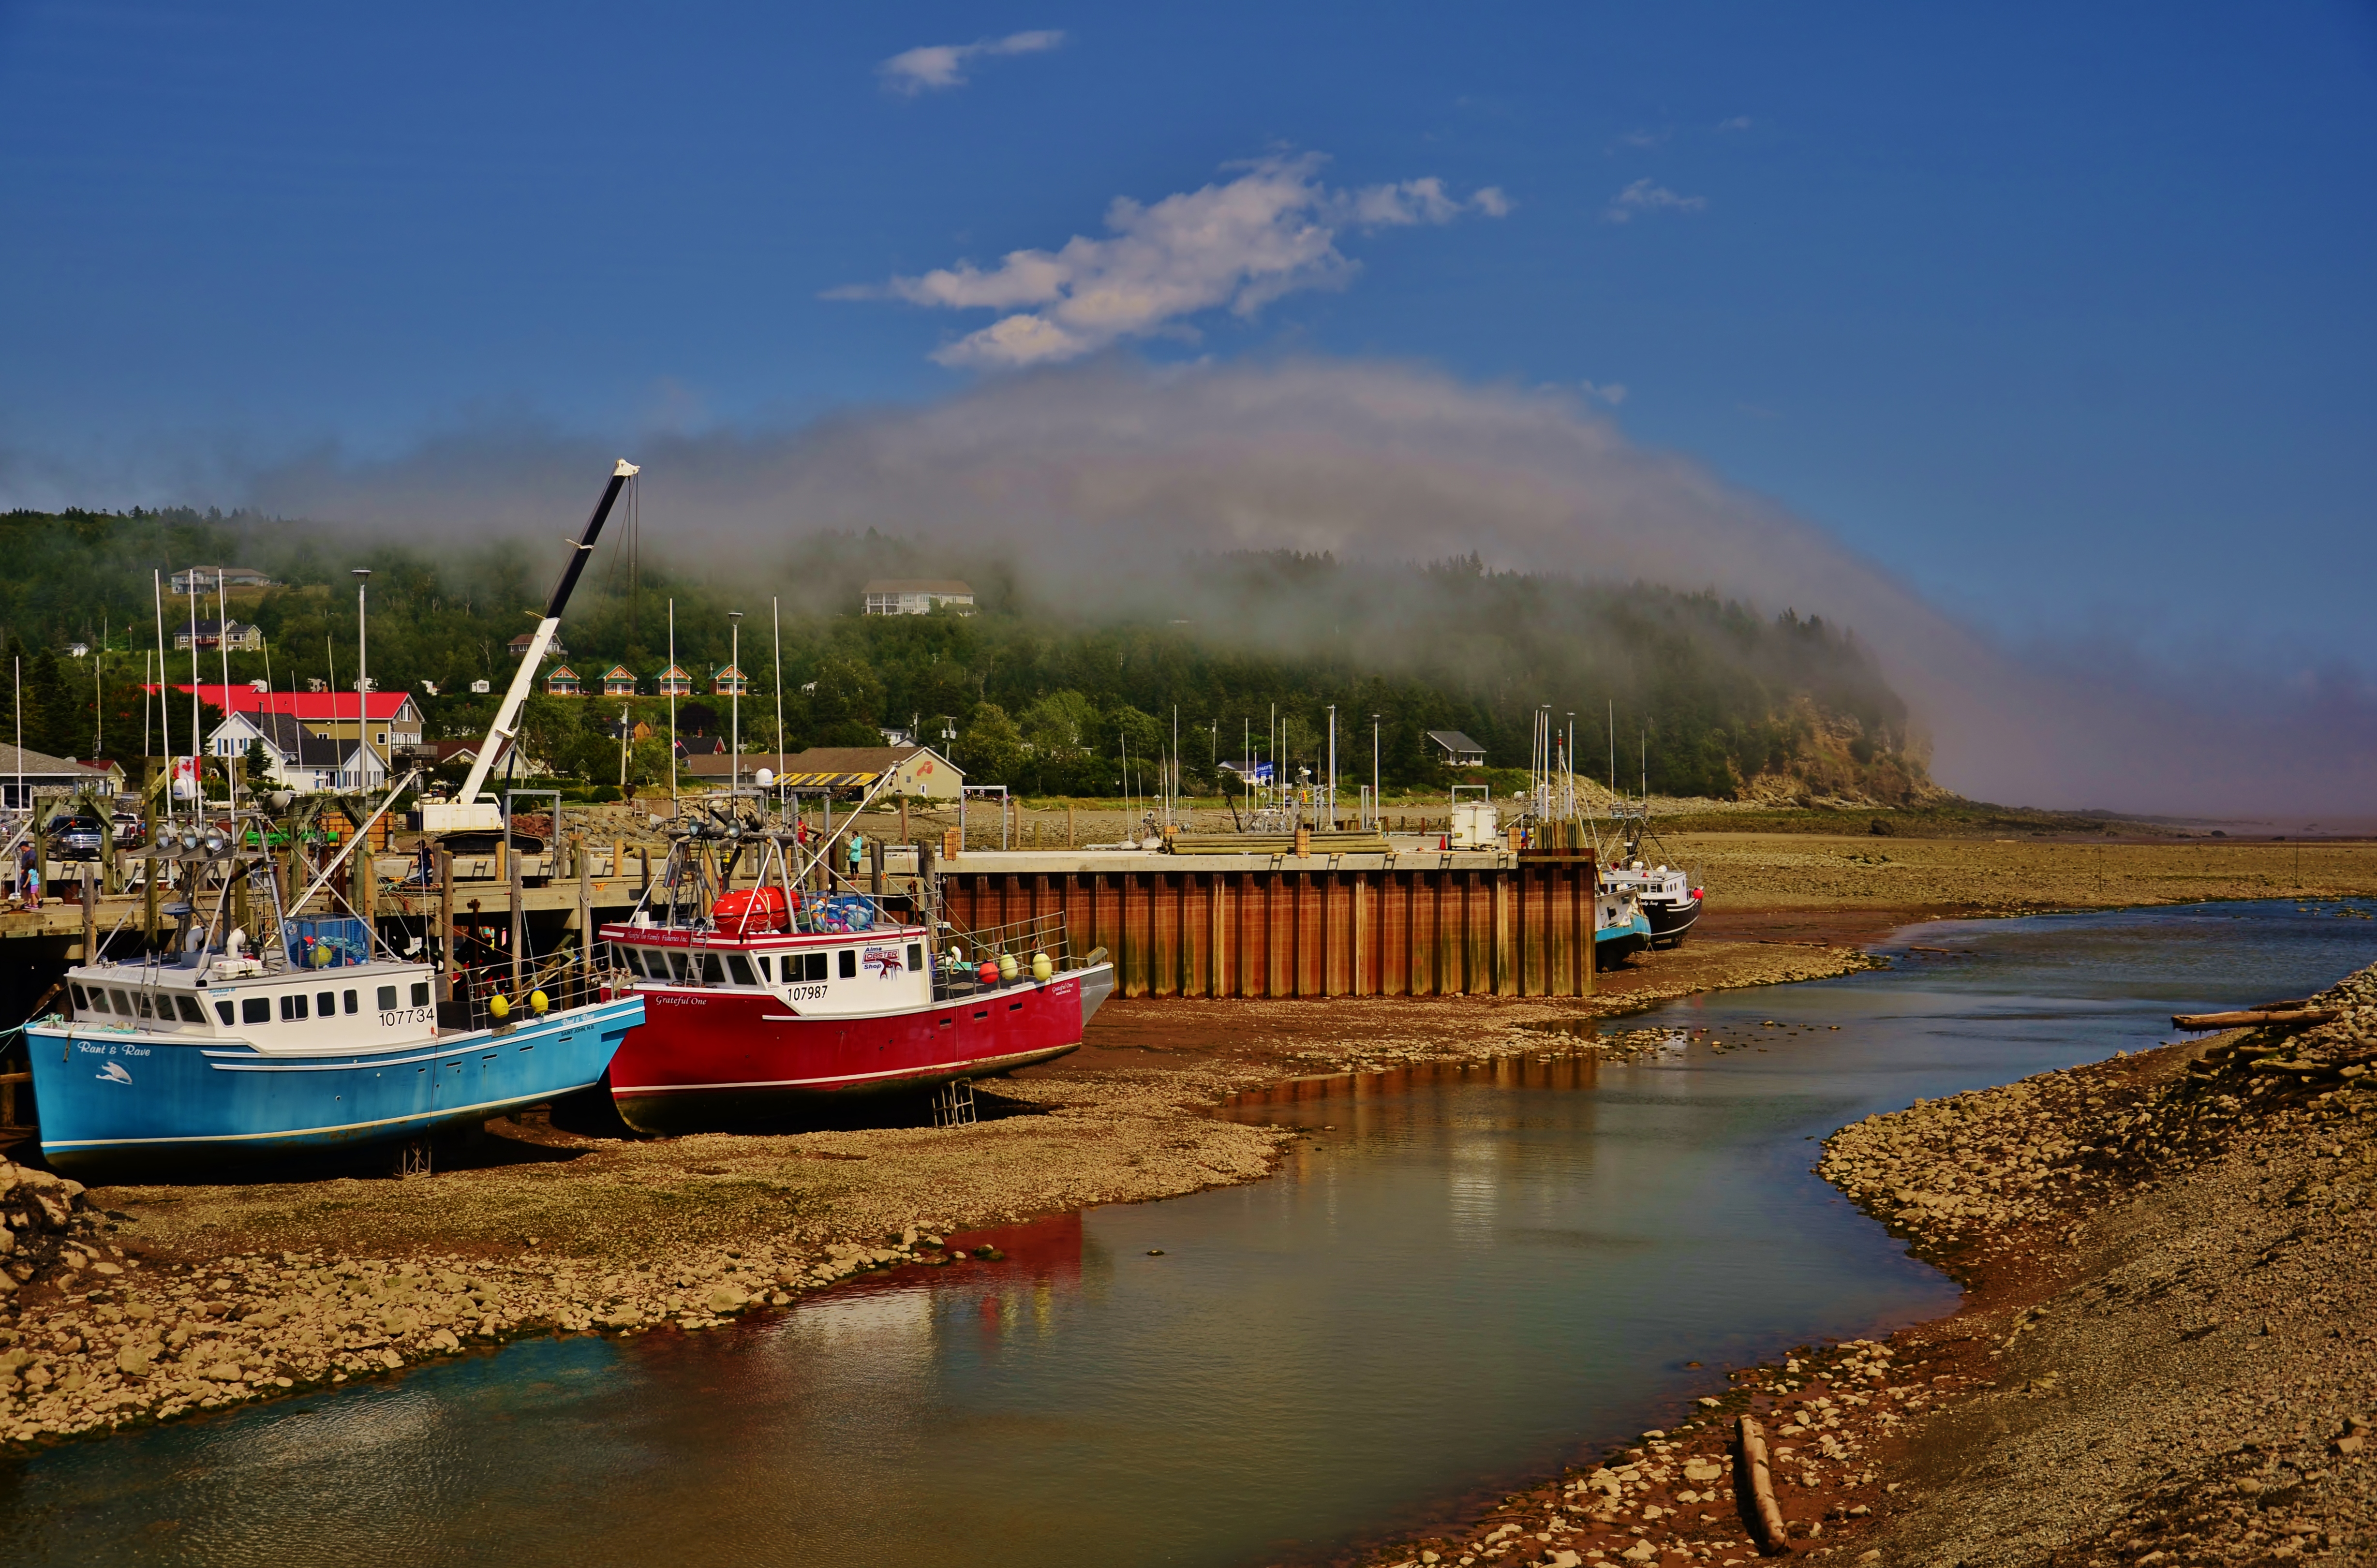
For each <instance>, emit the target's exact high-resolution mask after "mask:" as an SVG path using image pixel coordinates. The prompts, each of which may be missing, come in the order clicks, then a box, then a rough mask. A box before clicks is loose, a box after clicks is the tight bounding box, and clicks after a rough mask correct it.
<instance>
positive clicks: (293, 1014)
mask: <svg viewBox="0 0 2377 1568" xmlns="http://www.w3.org/2000/svg"><path fill="white" fill-rule="evenodd" d="M304 1016H305V992H302V991H301V992H293V993H292V994H290V995H287V996H284V997H282V998H281V1022H282V1023H284V1024H292V1023H295V1022H296V1021H297V1020H298V1019H300V1018H302V1017H304Z"/></svg>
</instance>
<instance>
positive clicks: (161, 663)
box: [17, 567, 173, 874]
mask: <svg viewBox="0 0 2377 1568" xmlns="http://www.w3.org/2000/svg"><path fill="white" fill-rule="evenodd" d="M149 588H151V589H152V590H153V592H154V593H155V595H156V600H157V720H158V723H159V724H160V725H161V726H162V728H163V731H164V733H163V737H162V738H163V740H164V742H165V820H166V821H167V822H172V821H173V707H172V705H171V704H169V703H168V702H167V701H166V700H165V688H166V686H168V685H169V684H171V683H170V682H168V681H167V680H166V679H165V574H164V573H163V572H161V571H160V570H158V569H156V568H154V567H151V568H150V569H149ZM17 711H18V714H19V715H20V716H21V715H22V714H23V713H24V711H25V710H24V708H23V707H22V706H19V707H18V709H17ZM18 729H19V731H20V733H19V734H18V756H17V766H18V769H19V771H21V770H22V769H23V767H24V766H25V759H24V746H23V742H24V736H23V734H22V733H21V731H22V729H23V719H22V718H21V717H20V718H19V719H18ZM23 782H24V781H23V780H22V779H19V780H18V785H19V789H18V798H19V799H22V798H23V790H22V785H23ZM156 869H157V868H156V863H155V862H154V861H151V862H150V863H149V871H150V873H152V874H153V873H155V871H156Z"/></svg>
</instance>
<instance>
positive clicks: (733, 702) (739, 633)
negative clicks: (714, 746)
mask: <svg viewBox="0 0 2377 1568" xmlns="http://www.w3.org/2000/svg"><path fill="white" fill-rule="evenodd" d="M726 621H727V624H728V625H730V626H732V627H733V628H734V630H733V631H732V632H730V633H729V634H728V642H727V645H726V647H727V650H728V651H727V655H726V668H727V669H728V670H729V671H733V672H734V683H733V685H732V686H731V687H730V688H729V691H728V694H727V703H728V706H729V707H730V709H731V710H732V712H733V714H734V719H733V725H734V731H735V733H734V737H733V739H732V740H731V741H729V742H728V744H729V745H731V746H732V747H733V748H734V751H735V755H734V757H733V758H732V759H731V760H730V761H729V762H728V763H727V765H726V809H727V810H728V811H730V812H731V811H733V810H734V809H735V796H736V795H738V794H740V793H742V791H743V612H741V611H740V610H730V611H728V612H726Z"/></svg>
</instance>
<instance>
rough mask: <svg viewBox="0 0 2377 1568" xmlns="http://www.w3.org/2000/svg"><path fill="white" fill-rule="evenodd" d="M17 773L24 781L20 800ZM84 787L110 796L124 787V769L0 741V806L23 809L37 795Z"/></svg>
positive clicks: (111, 764)
mask: <svg viewBox="0 0 2377 1568" xmlns="http://www.w3.org/2000/svg"><path fill="white" fill-rule="evenodd" d="M19 774H21V775H22V776H23V781H24V794H23V796H22V797H19V796H18V792H17V790H18V775H19ZM86 787H88V788H92V789H100V790H108V791H109V792H110V793H113V791H115V790H121V789H122V788H124V770H123V769H122V768H120V767H118V766H116V765H115V764H113V763H112V762H110V763H81V762H77V761H76V760H75V759H74V758H72V757H70V756H52V755H50V754H48V753H47V752H37V751H35V750H33V749H32V748H31V747H30V746H26V747H24V748H22V749H19V748H18V747H17V746H14V745H11V744H9V743H7V742H0V803H5V804H6V805H7V806H9V807H12V808H14V807H18V806H25V805H30V804H31V803H32V801H33V799H34V798H35V797H36V796H38V795H51V794H55V793H56V792H58V791H59V790H80V789H84V788H86Z"/></svg>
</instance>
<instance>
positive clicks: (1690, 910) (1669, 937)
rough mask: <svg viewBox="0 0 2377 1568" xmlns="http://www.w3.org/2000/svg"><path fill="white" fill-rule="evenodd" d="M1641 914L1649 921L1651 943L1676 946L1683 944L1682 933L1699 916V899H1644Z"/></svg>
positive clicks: (1689, 928) (1686, 930)
mask: <svg viewBox="0 0 2377 1568" xmlns="http://www.w3.org/2000/svg"><path fill="white" fill-rule="evenodd" d="M1642 916H1643V918H1644V919H1645V920H1647V921H1650V922H1651V945H1652V946H1654V947H1677V946H1680V945H1682V944H1683V940H1684V933H1685V932H1688V931H1690V930H1691V929H1692V922H1693V921H1697V920H1699V919H1700V918H1701V901H1700V900H1699V899H1697V898H1686V899H1684V900H1682V901H1681V902H1679V903H1668V902H1666V901H1665V900H1658V901H1654V900H1651V899H1644V900H1643V902H1642Z"/></svg>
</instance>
